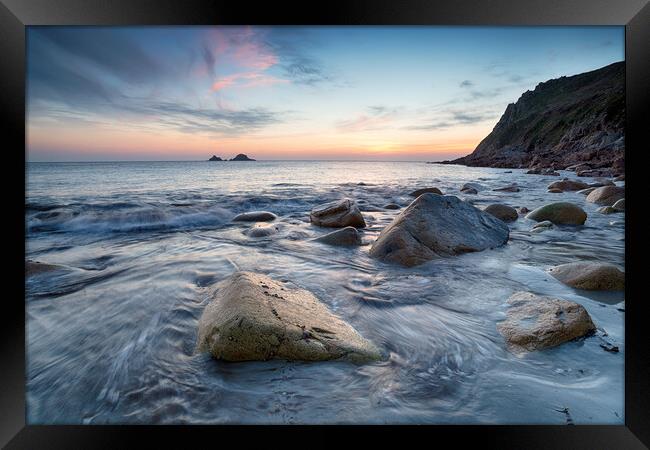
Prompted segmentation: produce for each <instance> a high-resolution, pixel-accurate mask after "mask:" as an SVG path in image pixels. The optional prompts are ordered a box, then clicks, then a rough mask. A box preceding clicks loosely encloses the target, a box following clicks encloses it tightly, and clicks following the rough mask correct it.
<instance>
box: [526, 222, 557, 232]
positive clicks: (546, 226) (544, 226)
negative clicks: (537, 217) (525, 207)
mask: <svg viewBox="0 0 650 450" xmlns="http://www.w3.org/2000/svg"><path fill="white" fill-rule="evenodd" d="M551 228H553V222H551V221H550V220H544V221H542V222H538V223H536V224H535V225H533V228H532V229H531V230H530V231H532V232H533V233H541V232H542V231H545V230H550V229H551Z"/></svg>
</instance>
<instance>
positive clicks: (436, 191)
mask: <svg viewBox="0 0 650 450" xmlns="http://www.w3.org/2000/svg"><path fill="white" fill-rule="evenodd" d="M426 193H431V194H438V195H442V191H441V190H440V189H438V188H437V187H430V188H424V189H418V190H416V191H413V192H411V193H410V194H409V195H410V196H411V197H419V196H420V195H422V194H426Z"/></svg>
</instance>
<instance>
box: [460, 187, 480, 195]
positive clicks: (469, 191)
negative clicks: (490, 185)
mask: <svg viewBox="0 0 650 450" xmlns="http://www.w3.org/2000/svg"><path fill="white" fill-rule="evenodd" d="M460 192H461V193H463V194H465V195H469V194H471V195H475V194H478V191H477V190H476V189H474V188H469V189H463V190H462V191H460Z"/></svg>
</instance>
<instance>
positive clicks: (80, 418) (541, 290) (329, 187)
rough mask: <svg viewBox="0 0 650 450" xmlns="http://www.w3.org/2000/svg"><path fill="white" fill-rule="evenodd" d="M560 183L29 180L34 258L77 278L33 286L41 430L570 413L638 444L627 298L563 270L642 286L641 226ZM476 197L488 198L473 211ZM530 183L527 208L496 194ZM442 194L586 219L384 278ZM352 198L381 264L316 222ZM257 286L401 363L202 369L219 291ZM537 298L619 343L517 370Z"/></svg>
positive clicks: (501, 174) (506, 175)
mask: <svg viewBox="0 0 650 450" xmlns="http://www.w3.org/2000/svg"><path fill="white" fill-rule="evenodd" d="M558 173H559V177H558V176H553V175H533V174H526V170H525V169H508V170H506V169H497V168H478V167H463V166H458V165H438V164H425V163H424V162H354V161H255V162H233V161H231V162H207V161H205V162H119V163H109V162H107V163H28V169H27V193H26V227H27V238H26V247H27V254H26V259H30V260H35V261H39V262H42V263H49V264H54V265H57V266H61V267H62V269H61V270H55V271H51V272H43V273H37V274H34V275H32V276H30V277H28V278H27V280H26V288H27V298H26V313H27V328H26V340H27V420H28V423H30V424H54V423H56V424H66V423H70V424H75V423H84V424H107V423H114V424H115V423H164V424H178V423H212V424H214V423H249V424H253V423H256V424H261V423H264V424H288V423H369V424H382V423H422V424H452V423H453V424H497V423H498V424H565V423H567V414H569V415H570V418H571V420H572V421H573V422H575V423H577V424H623V423H624V403H623V401H624V397H623V396H624V357H625V342H624V318H625V312H624V309H625V306H624V294H623V291H585V290H579V289H573V288H571V287H570V286H567V285H565V284H563V283H561V282H560V281H558V280H557V279H555V278H554V277H553V276H551V275H550V274H549V273H548V269H549V268H551V267H553V266H556V265H559V264H564V263H570V262H576V261H595V262H603V263H610V264H614V265H617V266H618V267H620V268H621V269H624V248H625V241H624V228H625V215H624V213H617V214H603V213H601V212H598V211H597V210H598V208H599V207H600V206H599V205H596V204H593V203H590V202H587V201H586V200H585V195H583V194H582V193H578V192H577V191H564V192H560V193H549V192H547V186H548V185H549V184H550V183H553V182H556V181H559V180H561V179H563V178H564V177H568V178H570V179H572V180H579V181H582V182H585V183H593V182H595V181H597V180H596V179H595V178H589V177H576V174H575V173H574V172H571V171H564V170H560V171H558ZM465 183H475V184H477V185H478V186H477V187H478V189H477V192H476V194H467V193H463V192H460V189H461V187H462V186H463V184H465ZM513 184H516V186H517V187H518V189H519V190H518V191H516V192H511V191H508V190H505V191H504V190H496V191H495V190H494V189H499V188H503V187H507V186H511V185H513ZM616 184H617V185H619V186H620V185H624V182H616ZM429 187H436V188H438V189H440V190H441V191H442V193H444V194H445V195H451V196H456V197H458V198H459V199H461V200H462V201H464V202H468V203H470V204H472V205H474V206H476V207H477V208H479V209H483V208H485V207H486V206H487V205H490V204H494V203H500V204H506V205H509V206H512V207H514V208H521V207H526V208H527V209H528V210H531V211H532V210H534V209H535V208H538V207H540V206H543V205H545V204H548V203H551V202H559V201H562V202H570V203H573V204H576V205H579V206H580V207H581V208H582V209H583V210H584V211H585V212H586V213H587V220H586V222H585V223H584V225H580V226H570V225H557V226H554V227H553V228H551V229H548V230H545V231H543V232H533V231H532V229H533V226H534V225H535V223H536V222H535V221H533V220H530V219H527V218H526V217H525V214H519V216H518V217H517V220H515V221H512V222H508V223H507V227H508V228H509V237H508V240H507V243H505V245H502V246H498V247H495V248H491V249H486V250H483V251H478V252H471V253H465V254H460V255H455V256H448V257H440V258H435V259H433V260H430V261H428V262H424V263H422V264H419V265H416V266H413V267H405V266H402V265H399V264H394V263H390V262H386V261H382V260H379V259H377V258H373V257H371V256H370V254H369V251H370V248H371V246H372V244H373V242H374V241H375V240H376V239H377V237H378V236H379V234H380V232H381V231H382V230H383V229H384V228H385V227H386V226H387V225H388V224H390V223H391V221H393V219H394V218H395V217H396V216H397V215H398V214H400V212H401V211H403V210H404V209H405V208H406V207H408V205H409V204H410V203H411V202H413V201H414V197H412V196H410V195H409V193H411V192H413V191H414V190H416V189H421V188H429ZM342 198H349V199H353V200H354V201H355V202H356V204H357V206H358V208H359V210H360V211H361V214H362V216H363V219H364V220H365V223H366V227H365V228H360V229H359V233H360V237H361V245H355V246H333V245H327V244H326V243H323V242H320V241H318V240H317V238H319V237H321V236H323V235H325V234H327V233H329V232H331V231H333V229H331V228H325V227H320V226H316V225H314V224H313V223H310V211H312V210H313V209H314V208H316V207H318V206H319V205H322V204H325V203H327V202H330V201H336V200H340V199H342ZM389 204H395V205H397V206H398V209H386V208H385V207H386V206H387V205H389ZM251 211H269V212H271V213H273V214H275V215H276V216H277V219H275V220H273V221H272V222H270V224H272V226H273V230H272V232H269V233H264V234H263V235H251V232H250V230H251V228H252V227H255V226H256V225H255V224H254V223H251V222H239V221H233V218H234V217H235V216H236V215H237V214H241V213H247V212H251ZM267 225H268V224H267ZM237 271H249V272H255V273H260V274H264V275H268V276H269V277H271V278H273V279H276V280H283V281H286V282H287V283H289V284H291V285H292V286H296V287H299V288H302V289H306V290H309V291H310V292H312V293H313V294H314V295H315V296H316V297H317V298H318V299H319V300H320V301H321V302H322V303H323V304H324V305H325V306H326V307H327V308H328V310H329V311H331V312H332V313H333V314H334V315H336V316H337V317H340V318H341V319H343V320H344V321H346V322H347V323H349V324H350V325H351V326H353V327H354V328H355V329H356V330H357V331H358V332H359V333H360V334H361V335H362V336H363V337H364V338H366V339H368V340H369V341H370V342H372V343H373V344H374V345H376V346H377V347H378V348H379V350H380V351H381V352H382V355H383V358H382V359H381V360H379V361H374V362H369V363H366V364H354V363H351V362H346V361H322V362H305V361H286V360H280V359H274V360H270V361H252V362H237V363H233V362H227V361H219V360H215V359H214V358H211V357H210V355H209V354H207V353H205V352H199V351H197V345H196V344H197V323H198V321H199V318H200V317H201V314H202V313H203V311H204V309H205V307H206V305H207V304H209V302H210V301H211V296H212V295H213V293H214V286H215V285H216V284H217V283H218V282H220V281H222V280H225V279H227V278H228V277H229V276H231V275H232V274H233V273H235V272H237ZM517 291H530V292H534V293H536V294H539V295H546V296H552V297H557V298H561V299H565V300H569V301H572V302H576V303H578V304H579V305H582V306H583V307H584V308H585V309H586V311H587V312H588V313H589V315H590V316H591V318H592V320H593V322H594V323H595V325H596V327H597V328H598V330H599V331H598V333H597V334H596V335H594V336H590V337H586V338H584V339H578V340H574V341H570V342H566V343H564V344H562V345H559V346H557V347H554V348H549V349H545V350H542V351H532V352H527V353H525V354H517V353H514V352H512V351H509V349H508V348H507V346H506V345H505V342H504V338H503V336H502V335H501V334H500V333H499V332H498V330H497V324H498V323H500V322H501V321H503V320H504V319H505V317H506V314H507V311H508V304H507V300H508V298H509V297H510V296H511V295H512V294H513V293H515V292H517ZM601 330H602V331H601ZM604 340H606V341H607V342H608V343H610V344H612V345H615V346H616V347H617V349H618V352H610V351H605V350H604V348H603V347H602V346H601V344H603V341H604ZM565 409H566V411H565Z"/></svg>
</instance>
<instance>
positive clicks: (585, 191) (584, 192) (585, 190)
mask: <svg viewBox="0 0 650 450" xmlns="http://www.w3.org/2000/svg"><path fill="white" fill-rule="evenodd" d="M595 190H596V188H595V187H590V188H587V189H580V190H579V191H578V194H582V195H589V194H590V193H592V192H593V191H595Z"/></svg>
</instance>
